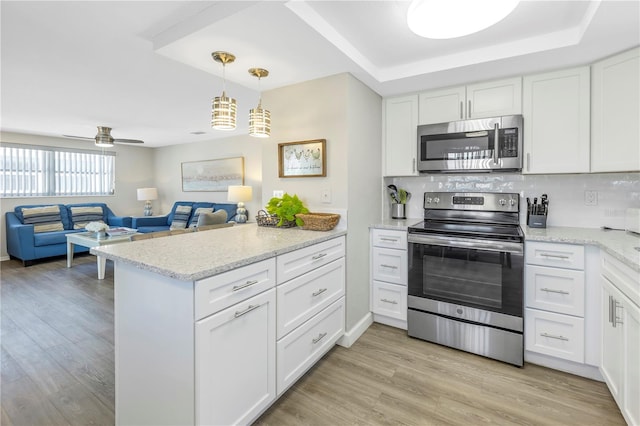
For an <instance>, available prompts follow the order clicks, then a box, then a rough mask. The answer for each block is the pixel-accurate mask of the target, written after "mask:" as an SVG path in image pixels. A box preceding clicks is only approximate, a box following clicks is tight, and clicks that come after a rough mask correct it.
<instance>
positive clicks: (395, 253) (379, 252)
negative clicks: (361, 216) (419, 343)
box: [370, 228, 408, 330]
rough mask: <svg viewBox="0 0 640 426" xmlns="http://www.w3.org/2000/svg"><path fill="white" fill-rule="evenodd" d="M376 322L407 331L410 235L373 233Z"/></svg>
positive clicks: (374, 230)
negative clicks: (408, 245)
mask: <svg viewBox="0 0 640 426" xmlns="http://www.w3.org/2000/svg"><path fill="white" fill-rule="evenodd" d="M370 256H371V298H370V303H371V312H373V320H374V321H376V322H380V323H382V324H387V325H390V326H393V327H398V328H402V329H405V330H406V329H407V292H408V291H407V290H408V288H407V280H408V272H407V267H408V259H407V231H405V230H398V229H377V228H374V229H371V255H370Z"/></svg>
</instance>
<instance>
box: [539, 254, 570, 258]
mask: <svg viewBox="0 0 640 426" xmlns="http://www.w3.org/2000/svg"><path fill="white" fill-rule="evenodd" d="M540 256H544V257H551V258H554V259H569V256H563V255H561V254H549V253H540Z"/></svg>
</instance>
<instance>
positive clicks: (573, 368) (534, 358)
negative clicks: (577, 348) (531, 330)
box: [524, 351, 604, 382]
mask: <svg viewBox="0 0 640 426" xmlns="http://www.w3.org/2000/svg"><path fill="white" fill-rule="evenodd" d="M524 360H525V362H530V363H532V364H538V365H541V366H543V367H547V368H553V369H554V370H560V371H564V372H565V373H571V374H575V375H576V376H582V377H586V378H587V379H592V380H597V381H599V382H604V379H603V378H602V374H600V370H599V369H598V367H595V366H593V365H587V364H579V363H576V362H572V361H567V360H564V359H559V358H556V357H552V356H548V355H544V354H538V353H535V352H531V351H524Z"/></svg>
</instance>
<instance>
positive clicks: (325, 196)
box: [320, 188, 331, 204]
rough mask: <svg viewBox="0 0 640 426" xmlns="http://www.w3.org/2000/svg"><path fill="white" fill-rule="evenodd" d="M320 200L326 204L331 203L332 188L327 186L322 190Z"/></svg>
mask: <svg viewBox="0 0 640 426" xmlns="http://www.w3.org/2000/svg"><path fill="white" fill-rule="evenodd" d="M320 201H322V202H323V203H325V204H331V190H330V189H329V188H325V189H323V190H322V192H320Z"/></svg>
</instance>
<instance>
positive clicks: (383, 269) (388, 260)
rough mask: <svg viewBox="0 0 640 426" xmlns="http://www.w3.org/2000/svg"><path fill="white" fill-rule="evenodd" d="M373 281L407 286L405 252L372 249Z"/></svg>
mask: <svg viewBox="0 0 640 426" xmlns="http://www.w3.org/2000/svg"><path fill="white" fill-rule="evenodd" d="M372 256H373V259H372V265H373V279H374V280H378V281H386V282H388V283H395V284H401V285H407V252H406V251H401V250H393V249H386V248H379V247H374V248H373V252H372Z"/></svg>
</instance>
